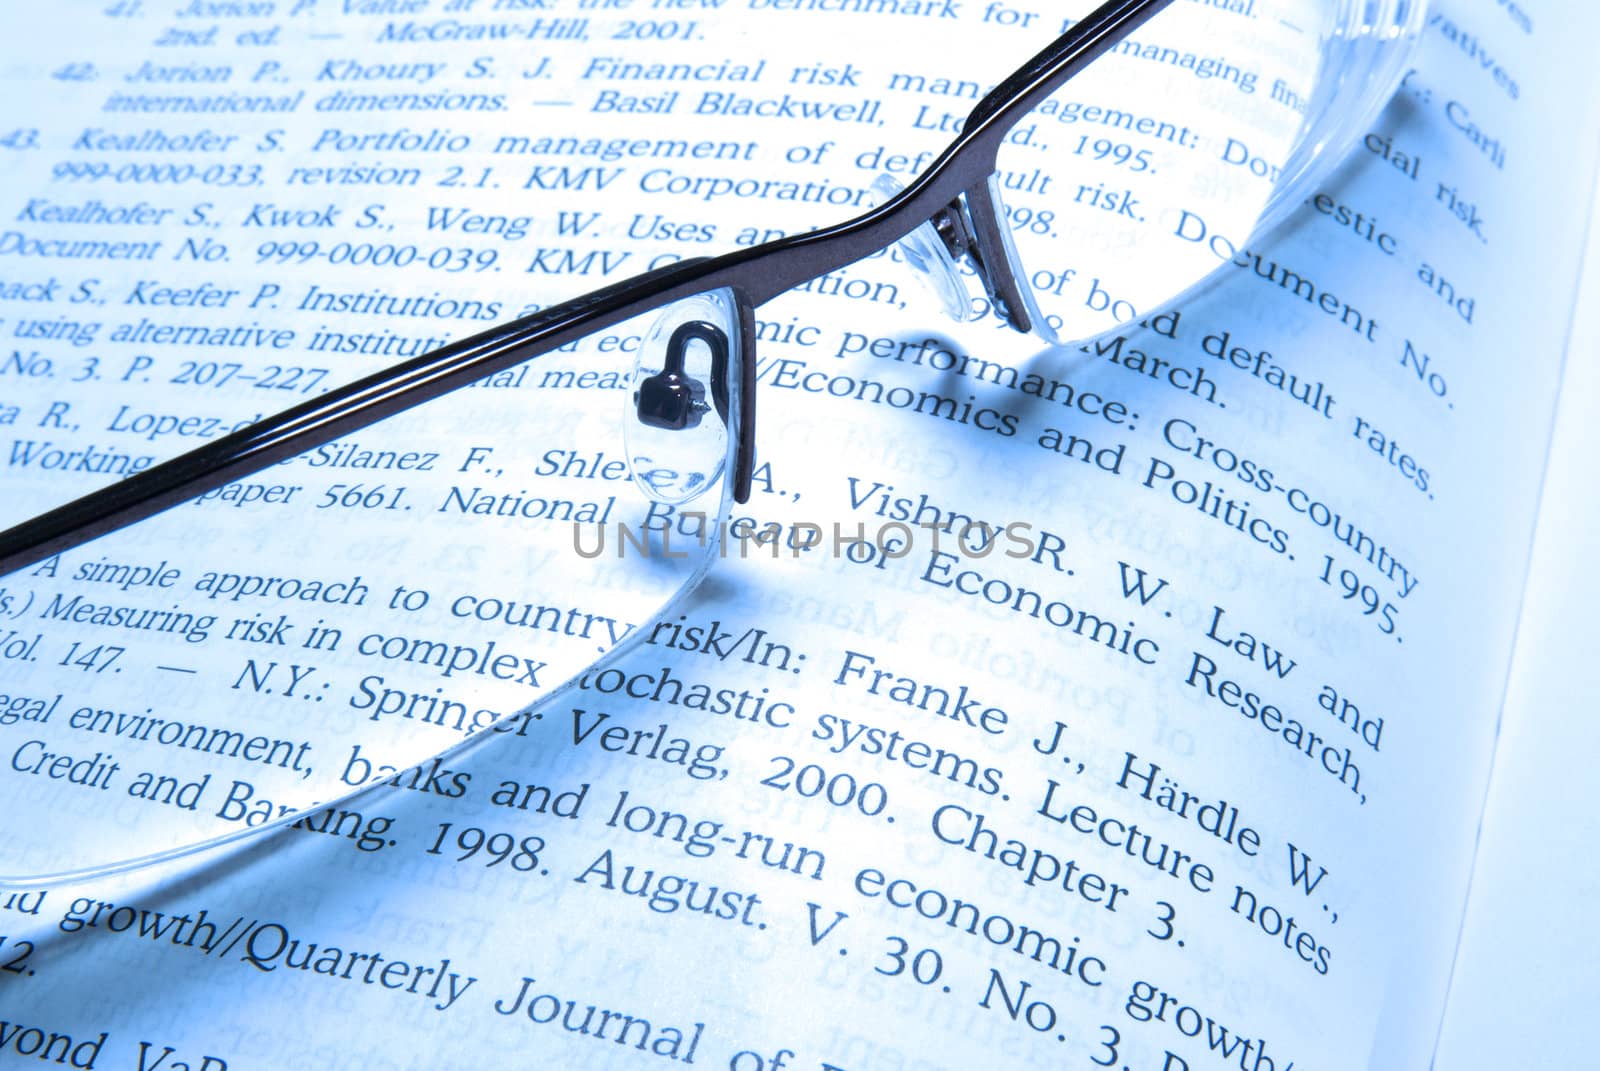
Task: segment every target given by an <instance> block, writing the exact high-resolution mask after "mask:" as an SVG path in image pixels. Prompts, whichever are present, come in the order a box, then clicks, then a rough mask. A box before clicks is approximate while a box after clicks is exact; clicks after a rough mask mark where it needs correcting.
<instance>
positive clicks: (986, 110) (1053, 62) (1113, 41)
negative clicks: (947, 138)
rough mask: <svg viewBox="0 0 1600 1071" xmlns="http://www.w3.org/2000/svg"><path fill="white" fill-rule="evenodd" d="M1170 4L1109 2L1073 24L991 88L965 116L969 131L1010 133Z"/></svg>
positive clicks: (1156, 0) (1139, 0) (1164, 0)
mask: <svg viewBox="0 0 1600 1071" xmlns="http://www.w3.org/2000/svg"><path fill="white" fill-rule="evenodd" d="M1171 2H1172V0H1110V2H1109V3H1105V4H1101V5H1100V6H1099V7H1097V8H1095V9H1094V10H1093V11H1091V12H1090V13H1089V14H1088V15H1086V16H1084V17H1083V18H1081V19H1079V20H1078V21H1077V22H1075V23H1073V24H1072V28H1071V29H1069V30H1068V31H1067V32H1066V33H1064V34H1062V35H1061V36H1060V37H1057V38H1056V39H1055V40H1054V41H1052V42H1051V43H1050V44H1049V45H1048V46H1046V47H1045V48H1044V49H1043V50H1041V51H1040V52H1039V54H1038V55H1036V56H1034V57H1033V58H1032V59H1030V60H1029V61H1028V62H1027V63H1024V64H1023V65H1022V66H1021V67H1018V68H1017V69H1016V70H1015V71H1014V72H1012V74H1011V75H1010V76H1009V77H1008V78H1006V80H1005V81H1003V82H1001V83H1000V84H999V85H997V86H995V87H994V88H993V89H991V90H990V91H989V92H988V94H987V95H986V96H985V97H984V98H983V99H982V100H980V101H979V102H978V103H977V105H976V106H974V107H973V109H972V112H971V113H970V114H969V115H968V116H967V125H966V129H968V130H973V129H976V128H978V127H983V126H987V125H988V124H990V123H993V122H995V121H997V120H998V121H999V122H1000V123H1001V124H1002V125H1003V126H1004V127H1005V128H1006V129H1007V130H1009V129H1010V127H1011V126H1012V125H1013V124H1015V123H1016V122H1017V120H1019V119H1021V118H1022V117H1023V116H1024V115H1026V114H1027V113H1028V112H1030V111H1032V110H1033V109H1034V108H1037V107H1038V106H1039V105H1040V104H1041V103H1043V101H1044V99H1045V98H1046V97H1048V96H1050V94H1052V93H1054V92H1055V91H1056V90H1058V89H1060V88H1061V86H1062V84H1063V83H1065V82H1066V80H1067V79H1069V78H1071V77H1072V76H1073V75H1075V74H1077V73H1078V72H1079V71H1081V70H1083V68H1084V67H1087V66H1088V65H1089V64H1091V63H1093V62H1094V61H1095V60H1097V59H1099V58H1100V57H1101V56H1102V55H1104V54H1105V53H1106V52H1108V51H1110V50H1111V49H1112V48H1115V47H1116V45H1117V44H1118V43H1119V42H1120V41H1121V40H1122V39H1123V38H1124V37H1126V36H1127V35H1128V34H1130V33H1132V32H1133V31H1134V30H1137V29H1138V28H1139V27H1140V26H1142V25H1144V23H1145V21H1146V20H1148V19H1149V18H1150V17H1151V16H1153V15H1156V14H1158V13H1159V12H1160V11H1161V10H1162V9H1164V8H1165V7H1166V6H1167V5H1168V4H1170V3H1171Z"/></svg>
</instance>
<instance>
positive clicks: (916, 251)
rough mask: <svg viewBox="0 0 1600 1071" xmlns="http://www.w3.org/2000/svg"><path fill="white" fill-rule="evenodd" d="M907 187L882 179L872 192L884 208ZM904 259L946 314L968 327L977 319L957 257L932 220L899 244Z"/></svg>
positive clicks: (888, 178) (897, 245)
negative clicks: (957, 265) (958, 266)
mask: <svg viewBox="0 0 1600 1071" xmlns="http://www.w3.org/2000/svg"><path fill="white" fill-rule="evenodd" d="M904 188H905V187H903V186H901V185H900V183H898V182H896V181H895V180H894V178H893V177H891V176H889V175H879V176H878V177H877V179H876V180H875V181H874V182H873V183H872V185H871V186H870V187H868V190H869V191H870V192H871V195H872V199H873V204H874V205H881V204H884V203H885V202H887V201H888V200H889V199H890V198H892V197H894V195H895V194H897V193H899V192H900V191H901V190H902V189H904ZM895 247H896V248H897V249H899V251H900V256H901V257H902V258H903V259H904V260H905V262H906V263H907V264H908V265H910V267H911V270H912V271H913V272H915V273H916V275H917V277H918V278H919V279H921V280H922V282H923V284H924V285H925V286H927V288H928V289H929V290H930V291H931V292H932V293H933V296H934V299H935V300H936V301H938V302H939V306H940V308H942V309H944V311H945V314H946V315H947V316H949V317H950V318H951V319H952V320H955V321H956V322H957V323H965V322H967V321H968V320H971V319H973V318H974V316H975V313H974V312H973V309H972V299H971V297H970V295H969V294H968V293H967V284H966V282H965V281H964V280H963V279H962V278H961V272H960V270H959V269H958V268H957V267H956V260H955V257H954V256H952V255H951V253H950V249H949V247H948V246H946V245H945V243H944V239H943V238H941V237H939V230H938V228H937V227H935V226H934V225H933V221H932V220H929V221H928V222H926V223H924V224H923V225H922V226H920V227H918V228H917V229H916V230H914V231H912V232H911V233H910V234H908V235H906V236H905V237H904V238H902V239H900V241H898V242H896V243H895Z"/></svg>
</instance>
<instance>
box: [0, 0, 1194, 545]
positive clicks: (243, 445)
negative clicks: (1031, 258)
mask: <svg viewBox="0 0 1600 1071" xmlns="http://www.w3.org/2000/svg"><path fill="white" fill-rule="evenodd" d="M1170 2H1171V0H1110V2H1108V3H1105V4H1102V5H1101V6H1100V7H1098V8H1096V9H1095V10H1094V11H1093V12H1091V13H1090V14H1089V15H1088V16H1087V17H1086V18H1084V19H1083V20H1081V21H1080V22H1078V23H1077V24H1075V25H1074V26H1073V27H1072V28H1071V30H1069V31H1068V32H1067V33H1065V34H1063V35H1062V36H1061V37H1059V38H1057V39H1056V40H1055V41H1054V42H1053V43H1052V44H1051V45H1050V46H1049V47H1048V48H1046V49H1044V50H1043V51H1042V52H1040V53H1039V54H1038V55H1036V56H1034V57H1033V58H1032V59H1030V60H1029V61H1028V62H1027V63H1025V64H1024V65H1023V66H1022V67H1021V68H1019V69H1018V70H1017V71H1016V72H1015V73H1014V74H1012V75H1011V76H1010V77H1009V78H1007V79H1006V80H1005V81H1004V82H1002V83H1000V85H998V86H996V87H995V89H994V90H993V91H991V92H990V93H989V95H988V96H986V97H984V98H983V99H982V100H981V101H979V102H978V104H977V106H976V107H975V108H974V109H973V111H972V113H971V115H970V116H969V117H968V119H967V122H966V125H965V127H964V128H963V130H962V132H961V134H960V136H958V137H957V138H956V139H955V141H953V142H952V143H951V144H950V145H949V147H948V148H946V149H945V150H944V152H943V153H941V154H940V156H939V158H938V159H937V160H935V161H934V162H933V164H932V165H931V166H930V167H929V168H928V169H927V170H926V171H925V172H923V173H922V174H921V175H919V176H918V177H917V178H916V179H915V180H914V181H913V182H912V183H911V184H910V185H909V186H907V187H906V189H904V190H902V191H901V192H900V193H899V194H897V195H896V196H895V197H893V198H892V199H890V200H889V201H888V202H887V203H885V204H883V205H881V206H879V207H878V208H875V209H873V210H872V211H870V212H867V213H866V214H864V215H862V216H858V217H856V218H855V219H851V220H849V221H847V222H844V223H840V224H837V225H835V226H832V227H827V228H823V229H822V230H817V231H812V232H811V233H809V234H802V235H795V236H792V237H788V238H780V239H778V240H777V241H774V242H769V243H766V244H765V245H759V246H755V247H753V248H750V249H746V250H741V251H739V252H735V253H729V254H727V255H725V256H720V257H716V258H714V259H711V258H700V259H696V260H688V261H682V262H680V263H678V264H674V265H671V266H669V267H665V268H661V269H659V270H657V271H652V272H648V273H646V274H644V275H639V276H636V277H634V278H632V279H628V280H625V281H623V282H620V283H617V284H615V285H612V286H608V287H605V288H603V289H600V290H596V291H594V292H592V293H589V294H585V295H584V296H582V297H578V298H574V299H573V300H571V301H567V302H564V303H562V304H560V305H555V306H552V307H551V308H548V309H544V310H542V311H540V312H537V313H534V314H533V315H531V316H525V317H523V318H521V319H519V320H513V321H511V322H509V323H505V324H501V325H499V326H498V327H493V328H490V329H489V330H487V331H484V332H482V333H480V334H477V335H473V336H472V337H470V338H465V339H462V340H460V341H458V342H453V343H451V344H449V345H447V346H444V347H442V348H440V349H437V350H434V351H432V352H430V353H426V354H423V355H422V356H420V357H416V358H413V359H411V360H409V361H406V362H404V363H402V364H398V365H395V366H393V367H391V368H386V369H384V370H382V371H379V372H375V373H373V374H371V375H368V376H365V377H363V378H361V379H359V380H356V381H355V382H353V383H349V384H347V385H345V386H343V387H340V388H337V389H335V390H332V391H329V392H328V393H327V394H325V395H322V396H321V397H318V398H316V399H313V400H310V401H306V402H303V403H301V404H299V405H296V406H294V407H293V408H291V409H287V410H285V411H284V412H281V413H278V414H276V415H274V416H270V417H265V418H263V419H262V420H259V421H257V422H256V423H254V424H252V425H250V426H249V427H247V428H243V429H241V430H240V431H237V432H235V433H233V434H231V435H228V436H226V437H224V438H221V439H218V440H216V441H215V442H213V443H210V444H208V445H206V446H203V447H200V448H199V449H196V450H192V451H190V452H188V453H185V454H182V455H180V456H178V457H176V458H173V459H172V460H170V461H166V462H163V463H162V464H160V465H156V466H153V467H151V468H149V469H146V470H145V471H143V472H140V473H137V474H135V475H133V476H130V477H128V478H127V479H125V480H121V481H119V482H117V483H115V484H112V485H111V486H109V487H106V488H103V489H101V490H99V491H95V492H93V493H91V494H88V495H85V496H84V497H82V498H79V499H77V500H75V501H73V502H69V503H67V504H66V505H64V506H61V507H59V508H57V509H54V510H51V511H50V512H48V513H45V514H43V515H41V516H39V517H36V518H34V519H33V520H30V521H27V522H24V523H23V524H20V525H17V526H16V527H14V528H12V529H10V530H8V531H5V532H0V575H4V574H6V573H10V572H13V571H15V570H17V569H21V568H24V567H26V566H28V565H32V564H34V563H36V562H39V561H42V560H43V559H45V558H48V557H50V556H51V555H53V554H58V553H60V552H62V551H64V550H69V549H71V548H72V547H75V546H78V545H80V544H82V543H86V542H88V541H89V540H91V539H94V538H96V537H97V536H100V535H104V534H106V533H107V532H111V531H115V530H116V529H118V528H122V527H125V526H127V525H130V524H134V523H136V522H138V521H141V520H144V519H145V518H147V517H151V516H153V515H155V514H157V513H160V512H162V511H163V510H166V509H168V508H170V507H172V506H175V505H178V504H180V503H182V502H186V501H188V500H190V499H192V498H195V497H197V496H199V495H201V494H203V493H205V492H206V491H210V490H214V489H216V488H218V487H221V486H223V485H225V484H228V483H232V482H233V481H234V480H238V479H241V478H242V477H245V476H248V475H250V474H252V473H255V472H259V471H260V470H262V469H264V468H266V467H267V466H269V465H272V464H275V463H277V462H279V461H283V460H285V459H286V458H289V457H293V456H294V455H296V454H300V453H303V452H305V451H306V450H310V449H312V448H314V447H317V446H321V445H323V444H325V443H328V442H332V441H333V440H335V439H338V438H341V437H343V436H345V435H348V434H350V433H351V432H354V431H359V430H360V429H362V428H365V427H369V426H370V425H372V424H375V423H377V422H378V421H380V420H383V419H384V418H386V417H389V416H393V415H394V414H396V413H399V412H402V411H404V410H407V409H410V408H413V407H414V406H418V405H421V404H423V403H425V402H428V401H431V400H433V399H434V398H438V397H440V396H441V395H443V394H447V393H449V392H451V391H454V390H458V389H460V388H462V387H465V386H467V385H468V384H469V383H473V382H476V381H477V380H480V379H483V378H485V377H487V376H491V375H493V374H495V373H496V372H500V371H503V370H505V369H507V368H510V367H513V366H515V365H518V364H521V363H522V362H524V361H529V360H532V359H533V358H535V357H538V356H540V355H542V354H545V353H548V352H550V351H552V350H555V349H557V348H559V347H561V346H564V345H566V344H567V343H569V342H573V341H575V340H577V339H579V338H582V337H583V336H585V335H589V334H592V333H594V332H595V331H598V330H601V329H603V328H605V327H608V326H611V325H612V324H615V323H619V322H621V321H623V320H626V319H629V318H631V317H634V316H638V315H640V314H642V313H646V312H649V311H650V310H651V309H654V308H658V307H660V306H663V305H667V304H670V303H671V302H673V301H676V300H679V299H680V298H685V297H689V296H691V295H693V294H697V293H702V292H704V291H707V290H716V289H722V288H726V289H728V290H730V291H731V292H732V293H733V294H734V296H735V299H736V300H737V303H738V306H739V319H740V329H741V334H742V335H743V336H744V338H743V341H744V343H745V348H744V350H743V359H742V360H741V361H740V365H741V368H742V370H743V371H742V377H743V378H742V381H741V387H742V396H743V398H744V404H743V406H742V409H743V412H742V413H740V414H733V415H732V417H733V419H734V420H735V422H736V427H735V429H734V430H735V432H736V442H735V446H734V450H735V454H734V467H733V473H732V477H731V478H732V480H733V491H734V497H735V499H736V500H738V501H740V502H743V501H745V500H746V499H747V498H748V497H749V494H750V480H751V474H752V472H753V470H754V465H755V379H754V377H755V371H754V369H755V362H754V359H753V354H754V346H755V324H754V309H755V307H756V306H758V305H761V304H762V303H764V302H766V301H769V300H771V299H772V298H774V297H776V296H778V295H779V294H782V293H784V292H785V291H787V290H790V289H792V288H794V287H796V286H798V285H800V284H802V283H805V282H807V281H809V280H811V279H815V278H817V277H818V276H821V275H825V274H827V273H828V272H831V271H836V270H837V269H839V268H842V267H844V266H845V265H847V264H851V263H853V262H855V261H857V260H860V259H862V258H863V257H867V256H870V255H872V254H873V253H876V252H877V251H878V250H880V249H885V248H887V247H889V246H890V245H893V244H894V243H895V242H897V241H899V240H900V239H901V238H903V237H905V236H906V235H907V234H910V233H911V232H912V231H913V230H915V229H916V228H917V227H919V226H921V225H922V224H923V223H925V222H927V221H929V220H937V219H939V218H940V217H941V216H945V217H946V218H948V214H949V213H951V212H952V210H954V212H955V214H956V216H957V217H960V216H961V215H963V213H962V212H961V209H962V208H963V207H965V209H966V212H965V213H964V215H965V218H966V220H967V221H968V222H969V223H970V227H971V234H970V235H969V236H968V237H969V238H970V241H971V243H972V248H971V249H970V253H971V255H972V259H973V260H974V262H975V263H976V264H977V265H978V266H979V268H980V275H982V276H983V279H984V284H985V286H986V287H987V288H988V290H989V291H990V294H991V296H992V297H993V298H994V299H995V304H996V306H997V307H998V308H1001V309H1003V310H1004V311H1005V314H1006V316H1007V318H1008V319H1009V320H1010V321H1011V323H1012V326H1014V327H1016V328H1017V329H1019V330H1022V331H1026V330H1029V328H1030V326H1031V325H1030V324H1029V323H1028V321H1027V315H1026V313H1025V312H1024V311H1023V310H1024V307H1025V303H1024V301H1023V300H1022V297H1021V292H1020V289H1019V283H1018V281H1017V279H1016V278H1015V277H1014V275H1013V274H1012V270H1011V265H1010V262H1009V259H1008V258H1007V257H1006V255H1005V252H1004V240H1005V239H1004V235H1003V233H1002V232H1001V230H1000V228H1001V227H1002V226H1004V221H1003V220H1000V219H999V218H998V215H997V213H996V211H995V206H994V202H993V200H992V198H991V197H990V196H989V192H988V180H989V177H990V175H991V174H993V173H994V170H995V166H996V165H995V161H996V157H997V155H998V153H999V150H1000V145H1001V142H1002V141H1003V139H1004V138H1005V136H1006V134H1008V133H1009V132H1010V130H1011V128H1012V127H1013V126H1015V125H1016V124H1017V122H1018V121H1020V120H1021V119H1022V118H1023V117H1024V116H1025V115H1027V114H1028V112H1030V111H1031V110H1032V109H1033V108H1035V107H1036V106H1037V105H1038V104H1039V103H1040V102H1042V101H1043V100H1044V99H1045V98H1046V97H1048V96H1049V95H1050V94H1051V93H1053V92H1055V91H1056V90H1057V89H1059V88H1060V86H1061V84H1062V83H1063V82H1065V81H1066V80H1067V79H1069V78H1071V77H1072V76H1073V75H1074V74H1076V73H1078V72H1079V71H1080V70H1082V69H1083V68H1084V67H1085V66H1087V65H1088V64H1089V63H1091V62H1092V61H1093V60H1095V59H1096V58H1097V57H1099V56H1100V55H1101V54H1102V53H1104V52H1105V51H1107V50H1108V49H1110V48H1111V47H1113V46H1114V45H1115V44H1116V43H1117V42H1118V41H1120V40H1121V39H1122V38H1123V37H1124V36H1126V35H1127V34H1129V33H1131V32H1133V30H1135V29H1137V28H1138V27H1139V26H1140V25H1141V24H1142V23H1143V22H1144V21H1145V20H1146V19H1148V18H1150V17H1151V16H1152V15H1154V14H1156V13H1157V12H1158V11H1160V10H1161V9H1162V8H1164V7H1166V6H1167V4H1168V3H1170Z"/></svg>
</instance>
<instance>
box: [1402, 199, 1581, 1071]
mask: <svg viewBox="0 0 1600 1071" xmlns="http://www.w3.org/2000/svg"><path fill="white" fill-rule="evenodd" d="M1597 250H1600V236H1597V234H1596V232H1595V231H1594V230H1593V228H1592V226H1591V229H1590V241H1589V253H1588V256H1587V258H1586V262H1585V265H1586V271H1585V276H1584V289H1583V291H1582V292H1581V293H1580V297H1579V300H1578V311H1577V314H1576V317H1575V319H1574V321H1573V331H1572V342H1571V345H1570V347H1569V348H1568V350H1567V374H1566V377H1565V378H1564V380H1563V381H1562V387H1561V408H1560V416H1559V418H1558V420H1557V423H1556V431H1555V435H1554V438H1553V439H1552V441H1551V447H1550V468H1549V470H1548V473H1547V475H1546V477H1545V485H1544V492H1543V497H1542V500H1541V506H1540V517H1539V534H1538V538H1537V540H1536V542H1535V543H1534V565H1533V569H1532V571H1531V573H1530V575H1529V580H1528V595H1527V602H1526V603H1525V604H1524V606H1523V614H1522V624H1521V626H1520V628H1519V629H1518V631H1517V656H1516V660H1515V661H1514V662H1513V663H1512V673H1511V681H1510V684H1509V687H1508V689H1507V692H1506V716H1505V720H1504V721H1503V722H1502V724H1501V730H1500V742H1499V745H1498V747H1497V748H1496V749H1495V766H1494V777H1493V780H1492V781H1491V783H1490V789H1489V797H1488V801H1487V803H1486V805H1485V811H1484V821H1483V829H1482V833H1481V839H1480V841H1479V847H1478V859H1477V863H1476V865H1475V866H1474V868H1473V878H1472V894H1471V898H1470V899H1469V901H1468V905H1467V917H1466V921H1465V924H1464V927H1463V931H1462V938H1461V948H1460V951H1459V953H1458V957H1457V960H1456V969H1455V974H1454V976H1453V978H1452V981H1451V987H1450V1003H1449V1006H1448V1010H1447V1014H1446V1017H1445V1021H1444V1026H1443V1032H1442V1034H1441V1036H1440V1040H1439V1051H1438V1054H1437V1056H1436V1058H1435V1060H1434V1066H1436V1067H1440V1068H1455V1067H1505V1066H1508V1065H1510V1064H1514V1063H1527V1064H1533V1065H1537V1066H1543V1067H1562V1066H1568V1067H1578V1066H1582V1064H1583V1062H1584V1060H1585V1059H1587V1058H1588V1053H1589V1049H1590V1045H1591V1042H1590V1038H1589V1031H1588V1029H1587V1025H1586V1024H1587V1023H1588V1021H1589V1018H1590V1014H1589V1007H1590V1004H1591V1003H1592V1001H1593V998H1594V990H1595V980H1594V970H1593V965H1592V963H1591V962H1590V959H1589V956H1588V954H1587V952H1586V951H1585V947H1584V946H1585V944H1586V942H1585V941H1584V940H1583V938H1582V936H1581V935H1582V934H1585V933H1587V932H1589V930H1590V929H1591V928H1592V925H1591V921H1590V918H1589V913H1588V908H1587V904H1588V902H1589V900H1590V899H1591V894H1592V893H1593V891H1594V890H1595V889H1596V888H1597V886H1600V875H1597V873H1596V871H1595V868H1594V866H1593V863H1592V861H1591V859H1590V857H1589V856H1588V855H1587V854H1586V853H1584V852H1581V851H1579V852H1576V853H1574V852H1572V851H1570V850H1569V848H1568V846H1570V845H1582V844H1593V843H1594V842H1595V839H1596V836H1597V835H1600V828H1597V827H1596V823H1595V818H1594V815H1593V813H1592V812H1591V811H1590V810H1589V809H1588V808H1587V807H1585V806H1584V804H1583V796H1584V791H1585V786H1586V785H1589V784H1590V783H1592V781H1593V777H1592V775H1591V773H1590V771H1589V769H1588V760H1587V758H1586V756H1587V755H1589V754H1591V753H1592V750H1593V749H1592V746H1591V745H1592V744H1593V743H1594V738H1595V728H1594V722H1593V720H1592V719H1591V718H1590V717H1589V712H1590V710H1591V708H1592V704H1593V699H1594V694H1595V689H1594V686H1593V684H1592V683H1591V682H1590V681H1589V680H1588V679H1587V676H1586V674H1585V673H1584V672H1582V669H1581V666H1582V664H1583V661H1584V659H1585V658H1586V657H1587V656H1588V654H1589V652H1590V651H1591V650H1592V649H1593V643H1592V642H1591V639H1590V637H1589V635H1588V634H1587V631H1586V630H1585V628H1584V626H1583V625H1582V624H1581V621H1582V616H1583V613H1584V608H1585V607H1586V606H1587V605H1589V602H1590V600H1591V597H1592V596H1593V594H1594V591H1595V584H1596V577H1595V571H1594V569H1593V567H1592V566H1591V564H1590V562H1589V552H1590V549H1591V547H1592V546H1593V539H1594V532H1595V528H1596V516H1595V509H1596V507H1595V503H1594V500H1593V497H1592V496H1591V495H1590V494H1589V493H1588V490H1587V487H1588V483H1589V476H1588V468H1589V459H1590V458H1592V457H1593V456H1594V452H1595V450H1596V448H1597V447H1600V442H1597V436H1596V429H1595V425H1594V422H1593V421H1592V420H1591V419H1590V418H1589V417H1588V415H1587V407H1588V404H1589V400H1590V399H1593V398H1594V396H1595V390H1596V386H1597V384H1596V362H1595V355H1596V353H1597V352H1600V319H1597V317H1596V314H1595V312H1596V309H1597V308H1600V304H1597V302H1596V300H1595V298H1594V295H1593V291H1594V272H1593V270H1592V269H1593V266H1594V265H1595V264H1596V263H1597V260H1596V256H1597Z"/></svg>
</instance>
